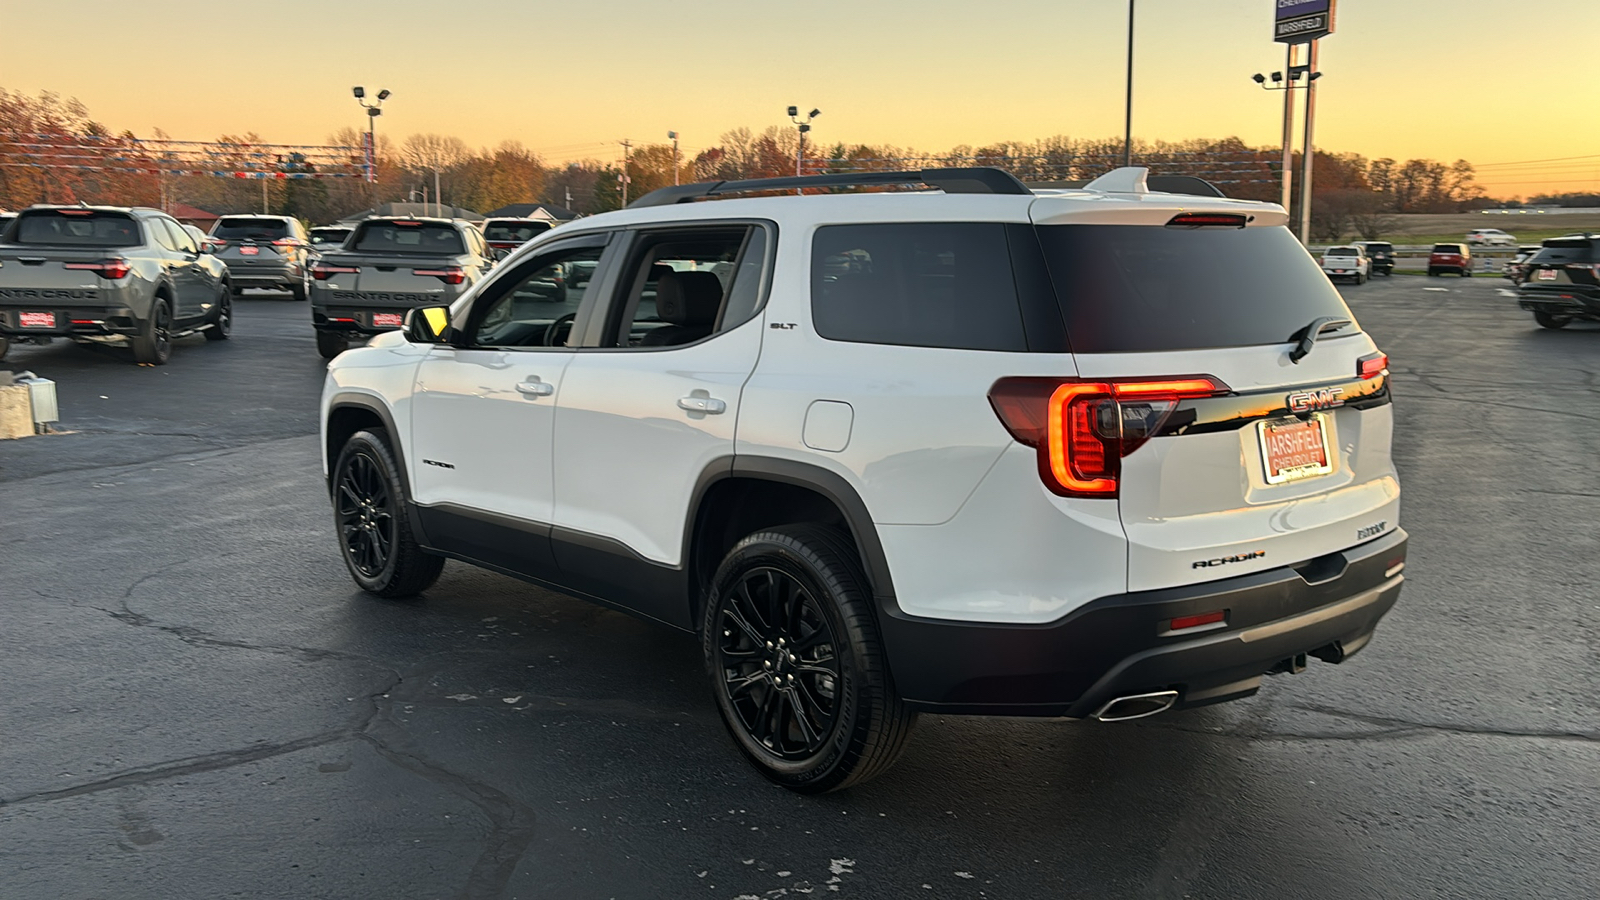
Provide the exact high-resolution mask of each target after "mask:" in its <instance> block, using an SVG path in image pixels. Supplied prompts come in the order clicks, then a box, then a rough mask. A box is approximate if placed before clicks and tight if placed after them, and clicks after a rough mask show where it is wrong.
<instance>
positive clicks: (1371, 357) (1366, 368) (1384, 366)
mask: <svg viewBox="0 0 1600 900" xmlns="http://www.w3.org/2000/svg"><path fill="white" fill-rule="evenodd" d="M1388 373H1389V354H1387V353H1369V354H1367V355H1366V356H1363V357H1361V358H1360V359H1358V360H1356V375H1357V376H1358V377H1360V378H1377V377H1378V376H1380V375H1387V374H1388Z"/></svg>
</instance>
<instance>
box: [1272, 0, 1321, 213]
mask: <svg viewBox="0 0 1600 900" xmlns="http://www.w3.org/2000/svg"><path fill="white" fill-rule="evenodd" d="M1272 5H1273V19H1272V39H1273V40H1274V41H1277V42H1279V43H1283V44H1288V45H1289V71H1287V72H1285V73H1284V75H1285V77H1287V78H1288V90H1286V91H1284V108H1283V145H1284V151H1283V195H1284V205H1285V208H1287V206H1288V198H1289V170H1290V168H1291V161H1292V156H1291V153H1290V140H1291V138H1292V135H1293V127H1294V126H1293V121H1292V119H1291V116H1292V115H1293V106H1292V105H1291V104H1292V99H1291V98H1292V97H1293V96H1294V68H1295V67H1294V54H1295V49H1294V48H1295V47H1296V46H1297V45H1299V44H1310V45H1311V49H1310V52H1309V53H1308V54H1307V56H1308V58H1307V60H1306V132H1305V139H1304V141H1303V142H1302V143H1303V145H1304V146H1302V147H1301V148H1300V243H1302V244H1304V243H1308V242H1309V241H1310V238H1311V164H1312V160H1313V159H1315V158H1316V152H1317V151H1316V145H1315V144H1314V143H1313V142H1312V133H1313V130H1314V129H1315V127H1316V120H1317V79H1318V78H1321V77H1322V73H1321V72H1319V71H1317V41H1318V39H1319V38H1324V37H1327V36H1328V35H1330V34H1333V20H1334V12H1335V6H1336V5H1337V0H1273V3H1272Z"/></svg>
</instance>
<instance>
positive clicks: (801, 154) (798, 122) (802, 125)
mask: <svg viewBox="0 0 1600 900" xmlns="http://www.w3.org/2000/svg"><path fill="white" fill-rule="evenodd" d="M820 115H822V110H820V109H813V110H812V111H811V112H809V113H806V117H805V119H804V120H802V119H801V118H800V107H798V106H791V107H789V120H790V121H791V122H793V123H794V125H795V128H796V130H798V131H799V132H800V148H799V149H798V150H796V151H795V152H794V174H795V175H797V176H799V175H804V174H805V171H804V169H803V167H804V166H805V159H806V132H808V131H810V130H811V120H812V119H815V118H816V117H817V116H820ZM795 193H797V194H798V193H800V192H799V191H798V190H797V191H795Z"/></svg>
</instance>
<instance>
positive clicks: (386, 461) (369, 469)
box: [332, 428, 444, 597]
mask: <svg viewBox="0 0 1600 900" xmlns="http://www.w3.org/2000/svg"><path fill="white" fill-rule="evenodd" d="M333 472H334V477H333V483H332V490H333V497H332V500H333V517H334V527H335V528H336V529H337V530H338V532H339V553H340V555H341V556H342V557H344V562H345V566H346V568H348V569H349V570H350V577H351V578H353V579H354V580H355V582H356V584H357V585H359V586H360V587H361V589H362V590H364V591H366V592H368V593H371V594H377V595H378V596H380V597H410V596H413V595H415V594H417V593H419V592H421V591H424V590H427V589H428V587H429V586H430V585H432V584H433V583H434V582H435V581H437V580H439V573H440V572H442V571H443V570H444V557H442V556H436V555H434V554H432V553H428V552H427V551H425V550H423V549H422V547H421V546H420V545H419V544H418V543H417V540H416V537H415V535H413V534H412V532H411V525H410V522H409V521H408V520H407V518H406V513H405V510H406V509H407V503H408V501H407V499H406V486H405V482H404V481H402V480H401V478H400V474H399V473H400V466H399V465H398V464H397V463H396V462H395V458H394V453H393V452H392V451H391V450H390V449H389V437H388V433H387V432H385V431H384V430H383V429H381V428H372V429H370V430H366V431H358V432H356V433H355V434H353V435H351V436H350V439H349V440H347V441H345V444H344V447H343V448H342V449H341V450H340V451H339V457H338V462H337V463H335V464H334V467H333Z"/></svg>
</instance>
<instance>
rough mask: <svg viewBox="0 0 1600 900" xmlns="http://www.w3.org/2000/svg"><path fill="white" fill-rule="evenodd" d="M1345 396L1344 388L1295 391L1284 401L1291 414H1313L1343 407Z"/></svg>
mask: <svg viewBox="0 0 1600 900" xmlns="http://www.w3.org/2000/svg"><path fill="white" fill-rule="evenodd" d="M1343 394H1344V388H1323V389H1321V390H1318V391H1295V392H1294V393H1292V394H1290V395H1289V396H1287V397H1285V398H1283V399H1284V402H1286V403H1288V404H1289V411H1290V412H1311V411H1312V410H1317V409H1333V408H1334V407H1336V406H1343V405H1344V397H1343V396H1342V395H1343Z"/></svg>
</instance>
